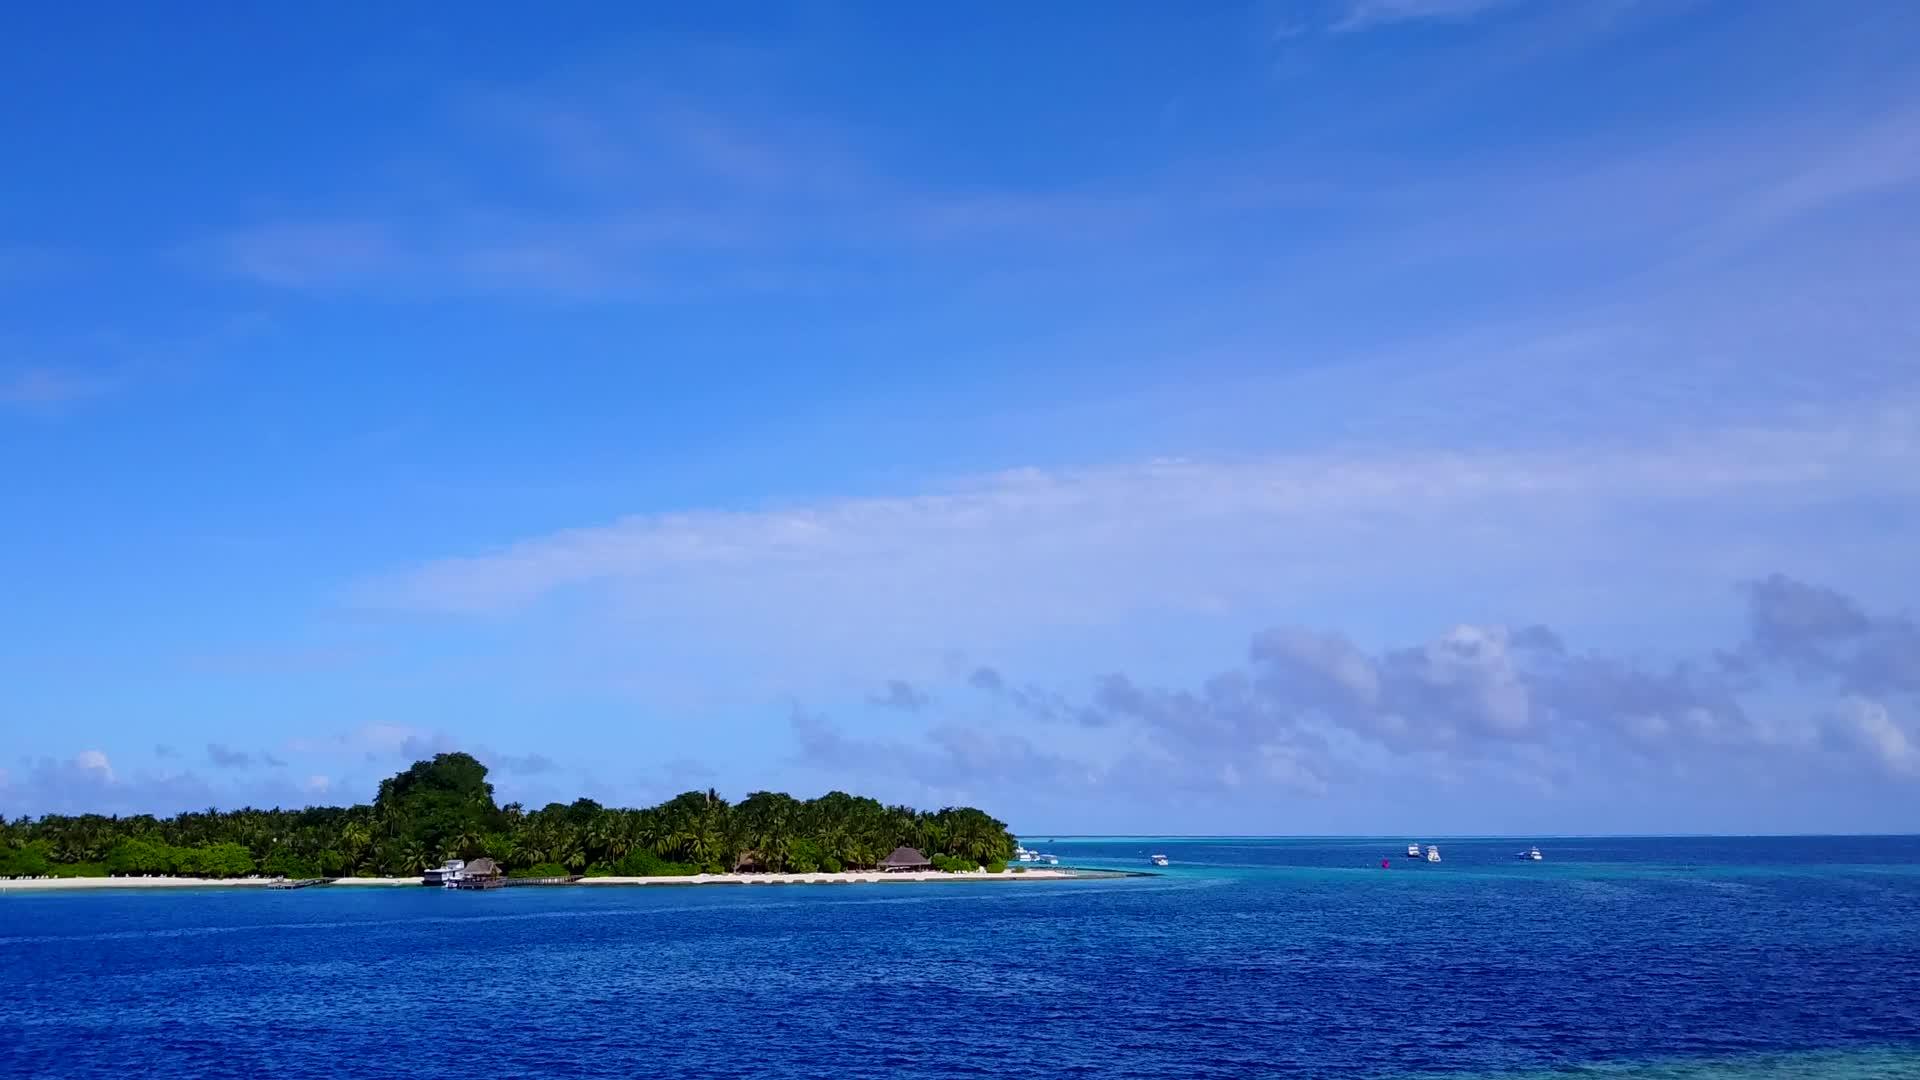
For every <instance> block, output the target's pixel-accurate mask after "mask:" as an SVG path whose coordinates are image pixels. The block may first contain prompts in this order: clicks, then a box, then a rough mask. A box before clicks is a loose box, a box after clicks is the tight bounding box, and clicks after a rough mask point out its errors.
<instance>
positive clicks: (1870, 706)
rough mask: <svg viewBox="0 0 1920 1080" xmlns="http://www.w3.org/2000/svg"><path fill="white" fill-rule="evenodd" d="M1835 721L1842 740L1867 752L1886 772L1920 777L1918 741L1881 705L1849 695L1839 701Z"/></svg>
mask: <svg viewBox="0 0 1920 1080" xmlns="http://www.w3.org/2000/svg"><path fill="white" fill-rule="evenodd" d="M1835 722H1836V723H1837V724H1838V726H1839V727H1840V729H1841V734H1842V735H1843V737H1845V738H1846V739H1847V740H1848V741H1851V742H1853V743H1855V744H1857V745H1858V746H1860V747H1862V748H1863V749H1865V750H1867V751H1868V752H1869V753H1871V754H1872V755H1873V756H1874V758H1875V759H1876V760H1877V761H1878V762H1879V763H1880V764H1881V765H1882V766H1884V767H1885V768H1886V769H1887V770H1888V771H1889V772H1892V773H1894V774H1895V775H1899V776H1920V741H1916V737H1915V736H1913V735H1910V734H1909V733H1908V732H1907V730H1906V729H1905V728H1903V727H1902V726H1901V725H1900V724H1899V723H1898V722H1897V721H1896V720H1895V719H1894V718H1893V714H1892V713H1891V712H1889V711H1888V710H1887V707H1886V706H1885V705H1884V704H1882V703H1880V702H1878V701H1873V700H1870V699H1868V698H1863V697H1858V696H1849V697H1847V698H1846V699H1844V700H1843V701H1842V702H1841V704H1840V709H1839V713H1838V715H1837V716H1836V717H1835Z"/></svg>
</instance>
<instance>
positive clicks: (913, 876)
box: [0, 870, 1078, 892]
mask: <svg viewBox="0 0 1920 1080" xmlns="http://www.w3.org/2000/svg"><path fill="white" fill-rule="evenodd" d="M1075 876H1078V875H1076V874H1075V873H1074V872H1073V871H1071V870H1028V871H1026V872H1025V873H1020V874H1015V873H1012V872H1011V871H1009V872H1007V873H1003V874H988V873H980V872H976V873H971V874H947V873H942V872H940V871H938V870H926V871H913V872H908V873H892V874H889V873H882V872H880V871H878V870H858V871H847V872H843V873H839V874H692V875H688V876H682V877H591V878H581V879H580V880H579V881H577V882H573V883H572V884H576V885H863V884H866V885H871V884H883V885H884V884H891V883H894V882H914V881H946V882H962V881H1058V880H1060V879H1062V878H1071V877H1075ZM273 880H274V879H273V878H265V877H249V878H190V877H71V878H0V892H26V891H39V890H48V889H215V888H248V887H252V888H265V887H266V886H267V885H270V884H272V882H273ZM333 884H334V885H336V886H340V885H345V886H370V885H371V886H412V887H414V888H419V887H420V879H419V878H417V877H349V878H335V879H334V880H333ZM534 887H538V888H560V887H564V886H534Z"/></svg>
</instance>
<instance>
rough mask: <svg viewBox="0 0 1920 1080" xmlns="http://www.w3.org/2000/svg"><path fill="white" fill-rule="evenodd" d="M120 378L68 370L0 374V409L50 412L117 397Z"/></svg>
mask: <svg viewBox="0 0 1920 1080" xmlns="http://www.w3.org/2000/svg"><path fill="white" fill-rule="evenodd" d="M125 386H126V380H125V378H124V377H123V376H120V375H116V374H111V373H107V372H100V371H85V370H80V369H72V368H47V367H33V368H24V369H20V370H16V371H12V372H0V405H10V406H16V407H20V408H28V409H50V408H56V407H59V406H62V405H67V404H71V403H73V402H78V401H85V400H88V399H90V398H97V397H104V396H106V395H108V394H113V393H117V392H119V391H120V390H122V389H123V388H125Z"/></svg>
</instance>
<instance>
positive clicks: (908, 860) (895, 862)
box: [880, 847, 933, 873]
mask: <svg viewBox="0 0 1920 1080" xmlns="http://www.w3.org/2000/svg"><path fill="white" fill-rule="evenodd" d="M880 869H882V870H885V871H886V872H888V873H897V872H904V871H908V870H931V869H933V863H932V862H930V861H929V860H928V859H927V857H926V856H925V855H922V854H920V853H919V852H918V851H915V850H914V849H913V848H910V847H897V848H894V849H893V854H891V855H889V856H887V857H886V858H884V859H882V860H880Z"/></svg>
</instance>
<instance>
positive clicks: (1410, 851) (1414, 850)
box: [1407, 844, 1420, 859]
mask: <svg viewBox="0 0 1920 1080" xmlns="http://www.w3.org/2000/svg"><path fill="white" fill-rule="evenodd" d="M1419 857H1420V845H1419V844H1408V845H1407V858H1409V859H1417V858H1419Z"/></svg>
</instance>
